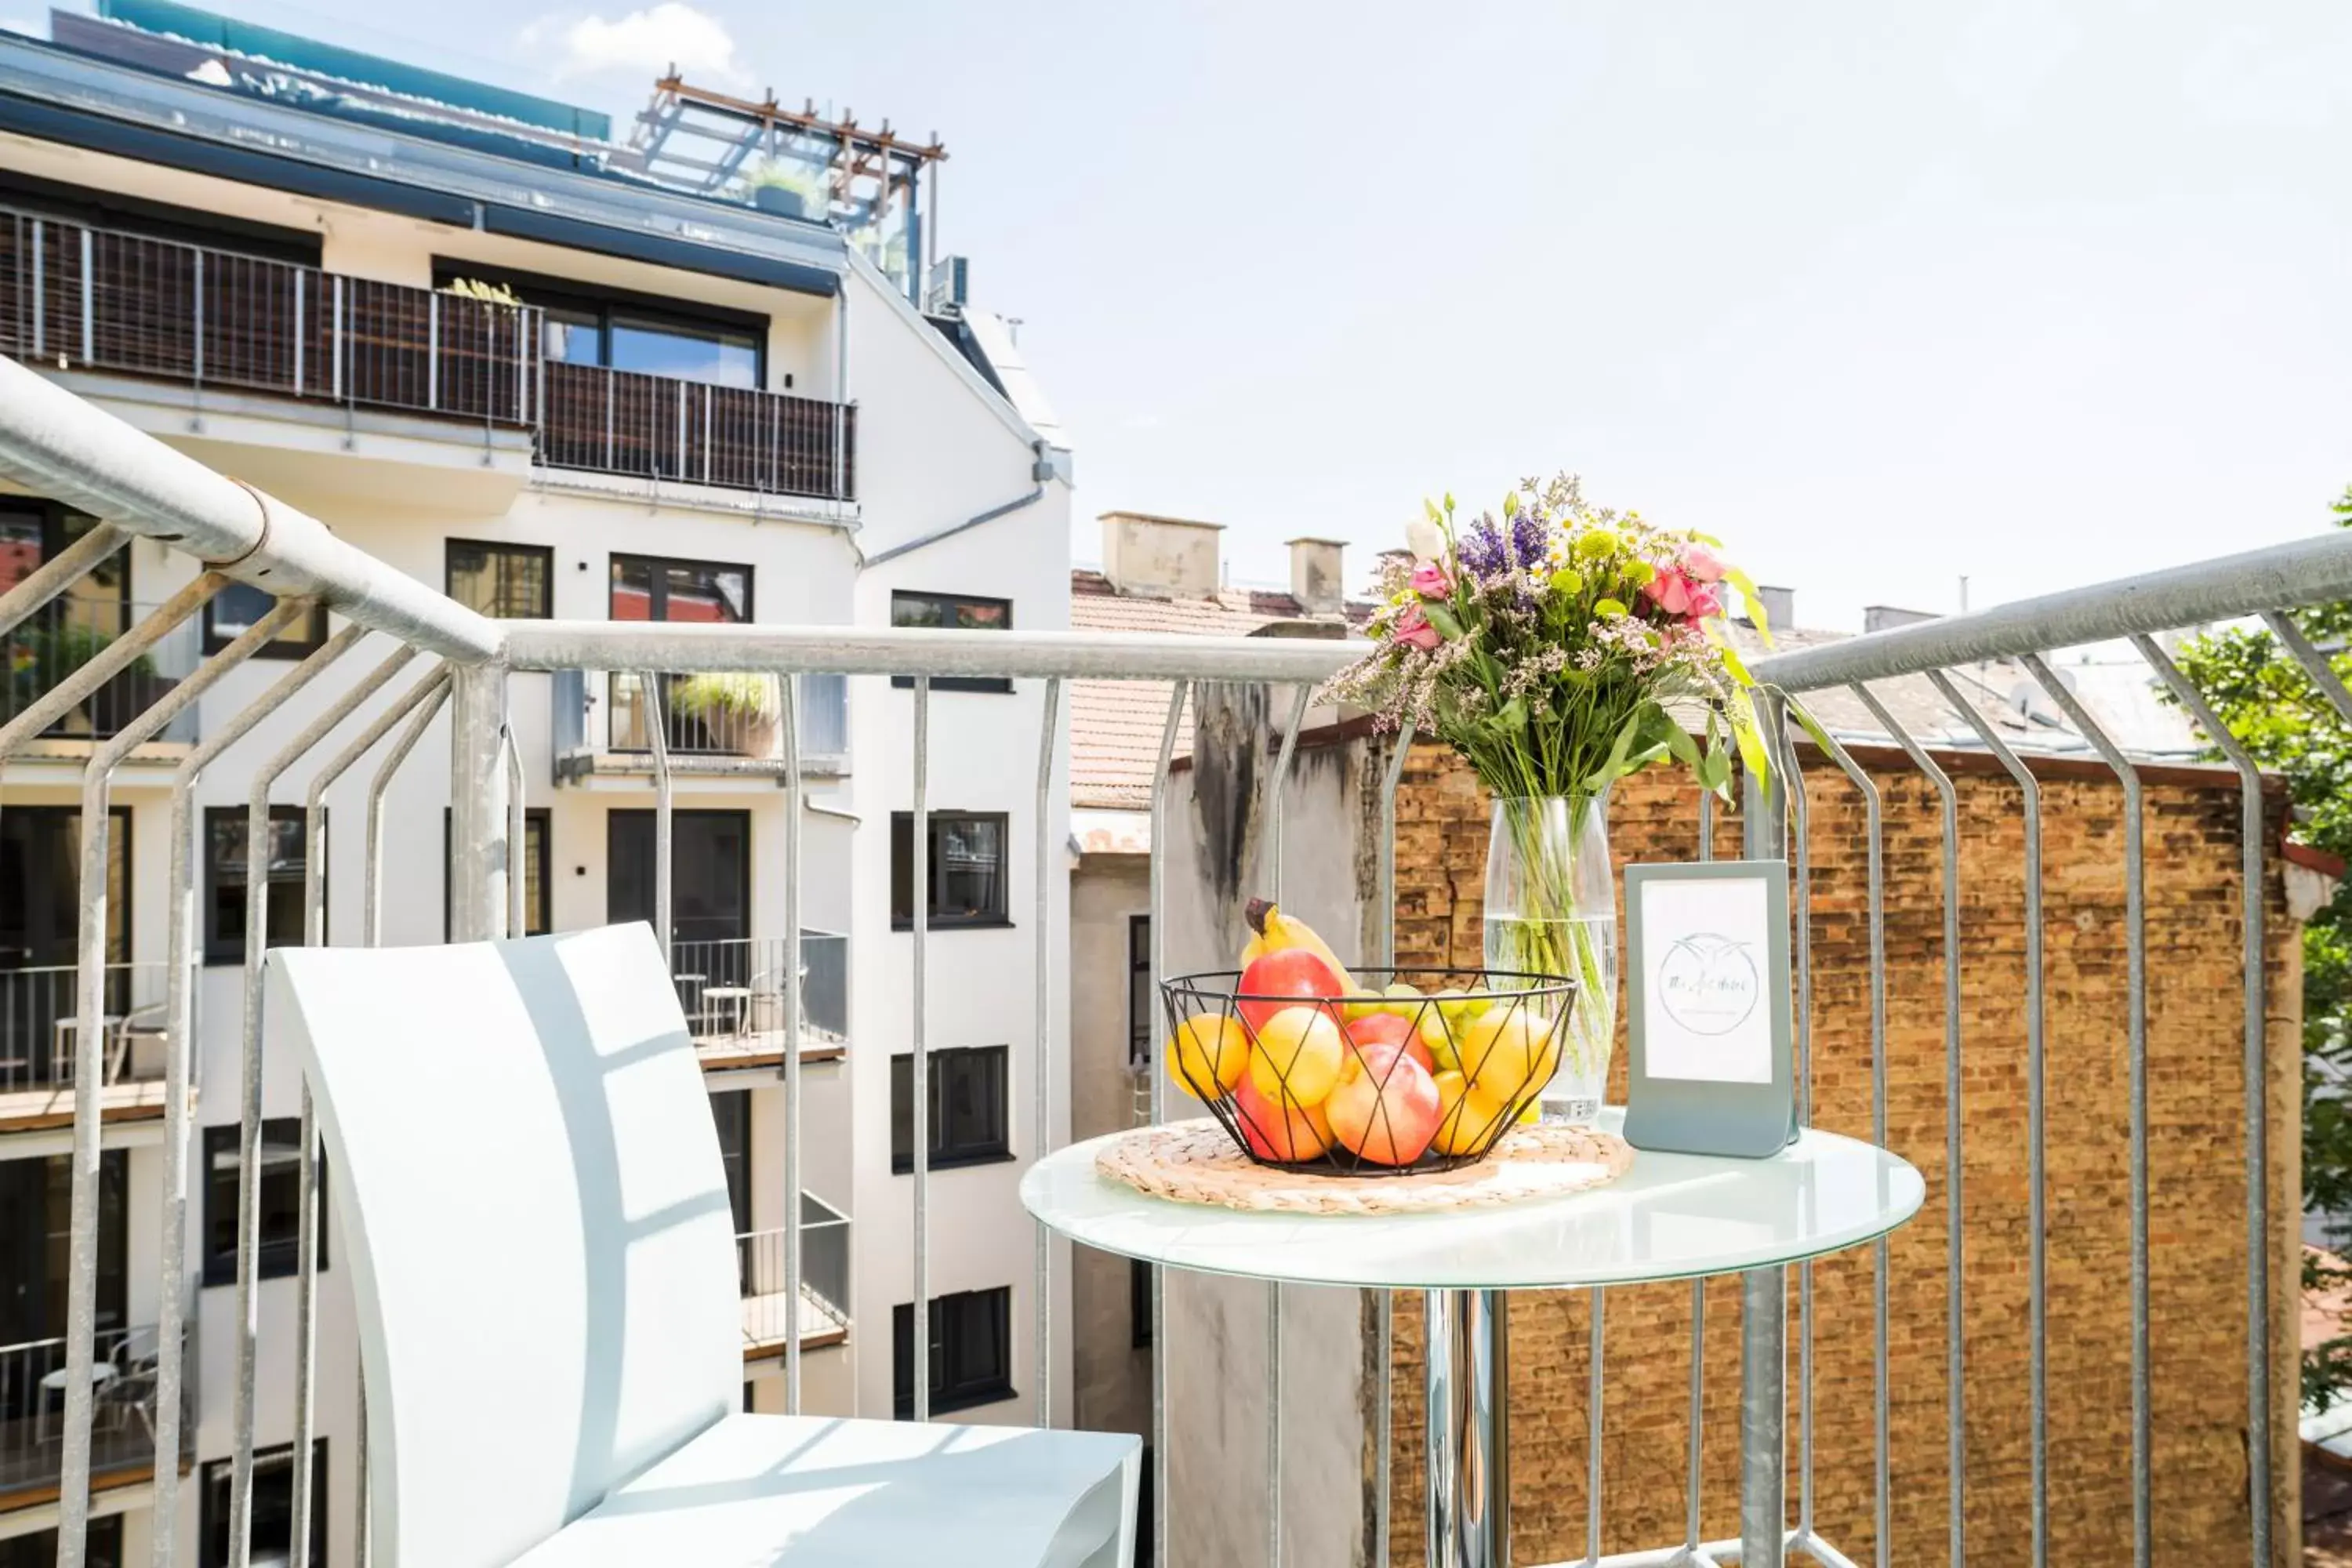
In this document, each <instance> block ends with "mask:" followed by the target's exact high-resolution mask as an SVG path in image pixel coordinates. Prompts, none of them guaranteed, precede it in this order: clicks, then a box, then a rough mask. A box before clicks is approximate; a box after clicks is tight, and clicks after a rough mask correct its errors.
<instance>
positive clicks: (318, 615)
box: [205, 583, 327, 658]
mask: <svg viewBox="0 0 2352 1568" xmlns="http://www.w3.org/2000/svg"><path fill="white" fill-rule="evenodd" d="M277 605H278V601H277V600H276V599H274V598H272V597H270V596H269V595H268V594H265V593H263V592H262V591H261V590H260V589H258V588H257V587H255V586H254V585H253V584H250V583H231V584H229V585H228V586H227V587H226V588H223V589H222V590H221V591H220V592H219V593H217V594H215V595H213V596H212V599H211V601H210V602H209V603H207V604H206V605H205V652H206V653H218V652H220V650H221V649H223V648H225V647H228V645H229V644H231V643H233V642H235V641H236V639H237V638H238V637H242V636H244V635H245V634H246V633H247V632H248V631H250V630H252V629H253V626H254V624H255V623H256V622H257V621H259V620H260V619H261V618H262V617H263V616H267V615H268V614H269V612H270V611H271V610H272V609H275V608H276V607H277ZM326 640H327V607H326V606H325V605H312V606H311V609H310V614H308V615H305V616H296V617H295V619H294V624H293V625H291V626H288V627H287V628H286V629H285V630H284V631H282V632H279V633H278V635H277V636H276V637H272V638H270V639H269V641H268V642H267V643H265V644H263V645H262V647H259V648H258V649H257V650H256V651H255V653H254V658H302V657H304V656H305V655H307V654H312V653H316V652H317V651H318V650H319V645H320V643H323V642H325V641H326Z"/></svg>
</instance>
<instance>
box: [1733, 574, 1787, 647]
mask: <svg viewBox="0 0 2352 1568" xmlns="http://www.w3.org/2000/svg"><path fill="white" fill-rule="evenodd" d="M1756 596H1757V598H1759V599H1760V600H1762V601H1763V604H1764V619H1765V621H1766V622H1767V624H1769V626H1771V628H1772V630H1773V632H1774V633H1775V634H1778V633H1780V632H1784V631H1787V630H1788V629H1789V628H1790V626H1795V625H1796V624H1797V591H1796V590H1795V589H1794V588H1768V587H1766V586H1764V585H1763V584H1760V583H1759V584H1757V586H1756ZM1743 618H1744V617H1743Z"/></svg>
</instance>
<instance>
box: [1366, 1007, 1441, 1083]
mask: <svg viewBox="0 0 2352 1568" xmlns="http://www.w3.org/2000/svg"><path fill="white" fill-rule="evenodd" d="M1348 1048H1349V1052H1350V1054H1352V1055H1356V1056H1360V1057H1362V1058H1364V1065H1365V1066H1367V1067H1370V1066H1371V1065H1372V1056H1373V1053H1374V1052H1375V1051H1383V1052H1387V1053H1391V1054H1392V1053H1394V1052H1395V1051H1397V1050H1399V1049H1402V1051H1403V1052H1404V1054H1405V1055H1407V1056H1409V1057H1411V1058H1412V1059H1413V1060H1415V1061H1417V1062H1419V1063H1420V1064H1421V1070H1422V1071H1423V1072H1427V1073H1434V1072H1435V1071H1436V1070H1437V1062H1436V1060H1435V1059H1434V1058H1432V1057H1431V1056H1430V1054H1429V1047H1428V1045H1427V1044H1426V1043H1424V1042H1423V1039H1422V1037H1421V1031H1420V1030H1418V1029H1416V1028H1415V1027H1413V1023H1412V1019H1410V1018H1400V1017H1398V1016H1396V1015H1395V1014H1394V1013H1370V1014H1367V1015H1366V1016H1363V1017H1360V1018H1353V1019H1350V1020H1349V1023H1348ZM1373 1076H1374V1077H1376V1078H1377V1077H1379V1076H1380V1074H1379V1071H1378V1070H1377V1069H1375V1071H1374V1073H1373Z"/></svg>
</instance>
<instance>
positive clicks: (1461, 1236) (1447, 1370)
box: [1021, 1107, 1927, 1568]
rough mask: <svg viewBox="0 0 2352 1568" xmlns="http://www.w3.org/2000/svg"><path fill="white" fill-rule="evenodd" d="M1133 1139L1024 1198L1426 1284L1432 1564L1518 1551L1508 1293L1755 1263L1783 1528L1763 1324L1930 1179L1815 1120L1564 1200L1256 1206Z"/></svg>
mask: <svg viewBox="0 0 2352 1568" xmlns="http://www.w3.org/2000/svg"><path fill="white" fill-rule="evenodd" d="M1623 1121H1624V1113H1623V1111H1622V1110H1617V1109H1615V1108H1613V1107H1612V1108H1611V1109H1609V1110H1604V1111H1602V1112H1601V1122H1600V1125H1601V1129H1602V1130H1603V1131H1609V1132H1616V1131H1620V1130H1621V1128H1622V1124H1623ZM1118 1136H1120V1134H1118V1133H1112V1134H1109V1135H1108V1136H1107V1137H1103V1138H1097V1139H1092V1140H1089V1141H1088V1142H1083V1143H1076V1144H1073V1145H1071V1146H1070V1147H1069V1148H1066V1149H1063V1150H1060V1151H1058V1152H1055V1153H1053V1154H1049V1155H1047V1156H1046V1157H1045V1159H1043V1160H1040V1161H1039V1162H1037V1163H1036V1164H1034V1165H1033V1166H1031V1167H1030V1169H1029V1171H1028V1173H1026V1174H1025V1175H1024V1176H1023V1178H1022V1181H1021V1201H1022V1204H1023V1205H1024V1206H1025V1207H1026V1208H1027V1209H1028V1210H1029V1212H1030V1213H1031V1214H1032V1215H1035V1216H1036V1217H1037V1219H1038V1220H1040V1221H1041V1222H1043V1223H1044V1224H1045V1226H1047V1227H1048V1228H1049V1229H1052V1230H1054V1231H1056V1232H1058V1233H1060V1234H1061V1235H1063V1236H1066V1237H1069V1238H1070V1239H1071V1240H1073V1241H1076V1242H1078V1243H1081V1244H1082V1245H1084V1246H1087V1247H1096V1248H1098V1249H1099V1250H1101V1251H1104V1252H1112V1253H1117V1254H1118V1255H1120V1256H1122V1257H1126V1258H1140V1259H1142V1260H1143V1261H1145V1262H1149V1263H1158V1264H1163V1265H1165V1266H1167V1267H1169V1268H1183V1269H1189V1270H1192V1271H1194V1272H1197V1273H1202V1274H1223V1275H1230V1276H1236V1277H1240V1278H1244V1279H1265V1280H1272V1281H1276V1282H1278V1283H1285V1284H1297V1285H1349V1286H1358V1287H1364V1288H1369V1289H1384V1290H1422V1291H1425V1292H1427V1297H1426V1301H1427V1310H1428V1314H1429V1316H1428V1342H1429V1365H1428V1370H1427V1377H1426V1388H1425V1393H1426V1396H1427V1400H1428V1417H1429V1433H1430V1442H1429V1445H1428V1455H1429V1477H1428V1483H1429V1497H1430V1529H1429V1547H1430V1556H1429V1560H1430V1562H1431V1563H1432V1564H1433V1568H1490V1565H1500V1564H1507V1563H1509V1562H1510V1554H1509V1544H1508V1542H1509V1509H1508V1496H1509V1484H1510V1483H1509V1473H1510V1472H1509V1455H1508V1454H1507V1451H1506V1449H1505V1447H1504V1439H1505V1436H1506V1435H1507V1431H1508V1423H1507V1420H1506V1418H1505V1410H1506V1397H1507V1388H1506V1381H1507V1380H1506V1377H1505V1375H1504V1373H1505V1369H1506V1367H1507V1344H1506V1339H1505V1332H1506V1324H1507V1316H1506V1313H1505V1311H1504V1306H1505V1302H1504V1299H1503V1297H1504V1293H1505V1292H1507V1291H1510V1290H1553V1289H1588V1288H1591V1287H1592V1286H1598V1285H1627V1284H1637V1283H1643V1282H1647V1281H1653V1280H1661V1279H1697V1278H1701V1277H1705V1276H1711V1275H1717V1274H1743V1275H1747V1276H1748V1296H1747V1308H1748V1316H1749V1319H1750V1323H1749V1329H1750V1332H1748V1334H1746V1335H1744V1336H1743V1337H1744V1339H1745V1341H1746V1346H1747V1351H1748V1358H1747V1359H1748V1366H1747V1368H1746V1383H1747V1385H1748V1386H1747V1390H1746V1393H1745V1394H1743V1397H1742V1399H1741V1402H1740V1420H1741V1433H1742V1437H1741V1441H1742V1448H1743V1452H1745V1453H1746V1454H1747V1455H1748V1457H1749V1458H1750V1459H1753V1460H1759V1461H1762V1464H1763V1468H1762V1469H1761V1470H1760V1471H1759V1468H1758V1466H1756V1465H1748V1466H1746V1467H1745V1468H1747V1469H1748V1471H1749V1472H1750V1477H1749V1479H1756V1477H1757V1476H1758V1475H1759V1474H1763V1475H1767V1476H1769V1490H1770V1492H1771V1507H1772V1512H1773V1515H1774V1516H1775V1520H1774V1525H1773V1529H1774V1531H1775V1532H1776V1538H1777V1530H1778V1522H1777V1515H1778V1511H1779V1494H1780V1486H1779V1479H1780V1478H1779V1469H1780V1458H1779V1455H1780V1407H1781V1399H1780V1375H1781V1373H1780V1365H1779V1360H1780V1357H1779V1353H1778V1352H1777V1350H1774V1351H1771V1352H1769V1353H1760V1351H1759V1334H1758V1333H1757V1332H1755V1331H1756V1330H1758V1329H1759V1328H1760V1327H1761V1326H1762V1325H1761V1323H1760V1322H1759V1314H1764V1315H1767V1316H1769V1326H1770V1328H1771V1330H1772V1334H1771V1338H1770V1344H1771V1345H1773V1346H1777V1345H1778V1343H1779V1341H1780V1334H1779V1330H1780V1323H1781V1314H1782V1313H1783V1312H1784V1310H1785V1308H1784V1307H1783V1305H1782V1294H1781V1279H1780V1273H1779V1268H1780V1266H1781V1265H1783V1264H1787V1263H1794V1262H1799V1261H1801V1260H1802V1259H1804V1258H1818V1257H1820V1256H1822V1254H1824V1253H1830V1252H1836V1251H1840V1250H1842V1249H1843V1248H1845V1247H1853V1246H1855V1245H1857V1244H1859V1243H1862V1242H1865V1241H1869V1240H1871V1239H1872V1238H1874V1237H1879V1236H1883V1235H1885V1233H1886V1232H1888V1231H1890V1230H1892V1229H1894V1228H1895V1226H1898V1225H1901V1224H1902V1223H1903V1222H1904V1221H1905V1220H1906V1219H1909V1218H1910V1217H1911V1215H1913V1214H1914V1213H1916V1211H1917V1209H1918V1207H1919V1205H1920V1202H1921V1200H1922V1199H1923V1198H1924V1197H1925V1195H1926V1191H1927V1189H1926V1184H1925V1183H1924V1182H1923V1181H1922V1180H1921V1178H1920V1175H1919V1173H1918V1172H1917V1171H1916V1170H1915V1169H1914V1168H1913V1167H1912V1166H1911V1165H1910V1163H1908V1162H1906V1161H1905V1160H1903V1159H1902V1158H1901V1157H1900V1156H1898V1155H1895V1154H1892V1153H1889V1152H1887V1151H1885V1150H1884V1149H1880V1148H1877V1147H1875V1146H1874V1145H1872V1144H1869V1143H1863V1142H1856V1141H1855V1140H1853V1139H1851V1138H1844V1137H1841V1136H1839V1135H1838V1134H1836V1133H1834V1132H1823V1131H1818V1130H1816V1129H1807V1130H1806V1131H1804V1132H1802V1133H1801V1135H1800V1136H1799V1137H1798V1138H1797V1140H1796V1142H1792V1143H1790V1145H1789V1146H1788V1147H1787V1148H1785V1149H1783V1150H1782V1151H1780V1152H1779V1153H1778V1154H1774V1155H1772V1156H1770V1157H1769V1158H1767V1159H1762V1160H1740V1159H1729V1158H1723V1157H1719V1156H1714V1155H1704V1154H1671V1153H1663V1152H1650V1151H1646V1150H1645V1151H1643V1152H1639V1153H1637V1154H1636V1155H1635V1156H1634V1159H1633V1168H1632V1169H1631V1170H1630V1171H1628V1172H1627V1173H1625V1174H1624V1175H1623V1176H1622V1177H1621V1178H1620V1179H1619V1180H1618V1181H1616V1182H1615V1183H1613V1184H1611V1185H1609V1186H1605V1187H1601V1188H1597V1189H1595V1190H1593V1191H1591V1192H1587V1193H1578V1194H1572V1195H1570V1196H1565V1197H1557V1198H1538V1199H1534V1200H1530V1201H1528V1202H1523V1203H1515V1204H1508V1205H1497V1206H1495V1207H1490V1208H1469V1209H1461V1210H1456V1211H1454V1212H1452V1213H1448V1214H1421V1215H1294V1214H1255V1213H1245V1212H1243V1211H1240V1210H1235V1209H1226V1208H1213V1207H1208V1206H1204V1205H1195V1204H1180V1203H1174V1202H1171V1201H1170V1200H1168V1199H1165V1198H1155V1197H1148V1196H1146V1195H1145V1194H1141V1193H1139V1192H1137V1191H1135V1190H1134V1189H1133V1188H1131V1187H1129V1186H1127V1185H1125V1184H1121V1183H1118V1182H1113V1181H1110V1180H1108V1179H1107V1178H1105V1177H1103V1176H1100V1175H1097V1173H1096V1172H1095V1156H1096V1154H1097V1152H1099V1151H1100V1150H1101V1149H1102V1147H1103V1146H1104V1145H1105V1144H1107V1143H1108V1142H1112V1141H1113V1140H1115V1139H1116V1138H1118ZM1762 1361H1769V1362H1770V1363H1772V1364H1770V1365H1769V1366H1766V1365H1759V1364H1758V1363H1759V1362H1762ZM1759 1380H1761V1381H1762V1382H1764V1383H1767V1384H1769V1401H1767V1400H1766V1399H1764V1398H1761V1397H1755V1395H1757V1394H1759V1388H1758V1384H1759ZM1768 1405H1769V1408H1768ZM1751 1406H1753V1407H1754V1408H1752V1409H1751ZM1768 1428H1769V1429H1768ZM1766 1447H1769V1450H1770V1452H1769V1455H1766V1454H1764V1453H1763V1452H1761V1450H1762V1449H1764V1448H1766ZM1760 1489H1762V1488H1761V1483H1759V1490H1760ZM1745 1512H1746V1509H1745V1507H1743V1515H1744V1514H1745Z"/></svg>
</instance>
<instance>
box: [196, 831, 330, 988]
mask: <svg viewBox="0 0 2352 1568" xmlns="http://www.w3.org/2000/svg"><path fill="white" fill-rule="evenodd" d="M245 823H246V814H245V807H243V806H241V805H215V806H207V807H205V963H244V962H245V908H246V907H245ZM302 839H303V835H302V808H301V807H300V806H299V805H273V806H271V807H270V808H269V846H268V882H269V902H268V908H267V909H266V910H264V911H263V918H262V937H263V942H264V945H266V946H269V947H299V946H301V945H302V875H303V868H304V866H305V864H306V861H307V856H306V854H305V852H304V847H303V842H302Z"/></svg>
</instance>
